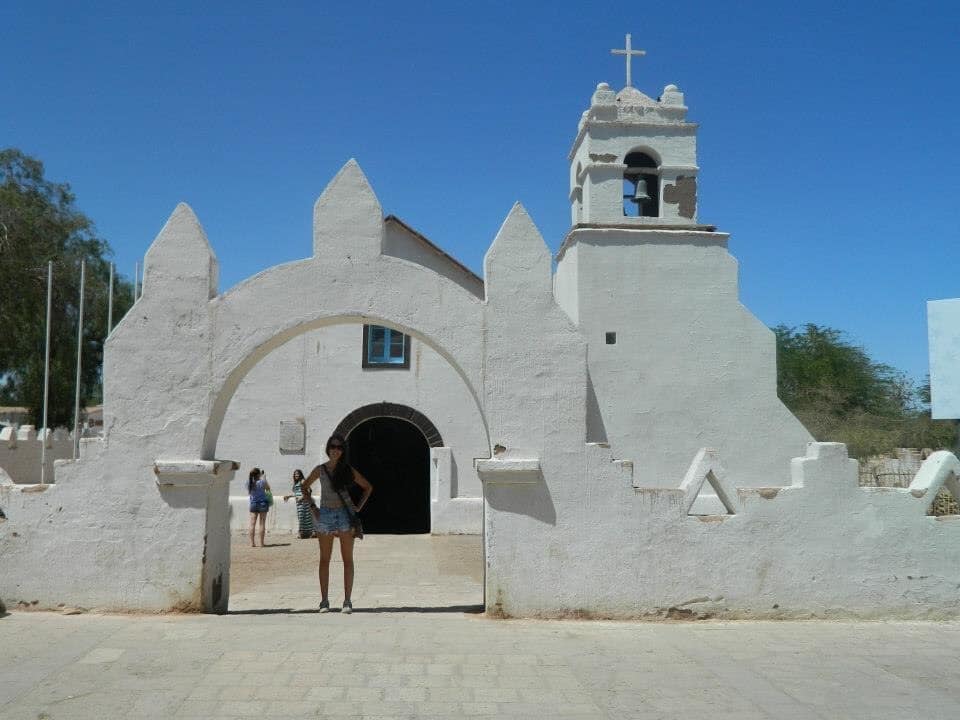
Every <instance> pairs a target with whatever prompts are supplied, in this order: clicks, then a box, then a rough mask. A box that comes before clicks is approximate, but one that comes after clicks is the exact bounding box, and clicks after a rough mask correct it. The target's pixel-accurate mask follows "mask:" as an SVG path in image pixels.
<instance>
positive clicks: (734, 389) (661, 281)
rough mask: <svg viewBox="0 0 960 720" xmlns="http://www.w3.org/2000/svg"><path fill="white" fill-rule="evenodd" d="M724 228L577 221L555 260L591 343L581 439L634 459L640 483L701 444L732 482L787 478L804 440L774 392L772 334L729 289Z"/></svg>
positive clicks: (663, 478)
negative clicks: (593, 225)
mask: <svg viewBox="0 0 960 720" xmlns="http://www.w3.org/2000/svg"><path fill="white" fill-rule="evenodd" d="M727 237H728V236H727V235H726V234H724V233H707V232H695V231H679V230H677V231H656V230H636V231H634V230H619V229H615V228H611V229H605V230H597V229H590V230H585V229H578V230H574V231H572V232H571V234H570V236H569V237H568V239H567V242H568V243H569V247H568V249H567V250H566V253H565V254H564V255H563V256H562V258H561V260H560V262H559V266H558V270H557V277H558V279H559V278H561V277H566V276H568V275H570V274H571V273H576V274H577V281H578V282H574V281H573V280H572V279H570V280H568V281H566V282H565V283H564V284H563V285H562V286H561V284H560V283H559V282H558V283H557V288H558V292H557V299H558V302H560V304H561V305H562V306H564V307H568V306H570V304H571V303H572V302H576V303H577V305H578V311H577V313H578V317H579V319H580V330H581V332H582V333H583V335H584V338H585V339H586V340H587V342H588V344H589V351H588V353H589V372H590V380H591V382H592V388H593V392H594V393H595V395H596V398H597V403H598V406H597V409H596V410H594V411H591V410H590V408H589V407H588V428H587V433H588V440H590V441H593V442H609V443H610V445H611V448H612V451H613V453H614V455H615V456H616V457H617V458H621V459H625V460H632V461H634V462H635V472H636V480H637V482H638V483H639V484H640V485H643V486H645V487H676V485H677V484H678V483H679V481H680V479H681V478H682V477H683V476H684V473H685V472H686V471H687V468H688V466H689V464H690V459H691V458H692V457H693V456H694V455H695V454H696V452H697V451H698V450H699V449H700V448H701V447H712V448H716V449H717V450H718V451H719V453H720V456H721V457H722V458H724V463H725V465H726V467H727V471H728V472H729V473H730V476H731V478H733V480H734V481H735V482H736V483H737V484H739V485H745V486H746V485H767V484H774V483H775V480H774V478H782V479H783V482H786V477H787V471H788V468H789V466H790V461H791V459H792V458H794V457H798V456H800V455H802V454H803V452H804V448H805V447H806V444H807V442H809V441H810V440H812V439H813V438H812V437H811V436H810V434H809V433H808V432H807V431H806V429H805V428H804V427H803V426H802V425H801V424H800V422H799V421H798V420H797V419H796V418H795V417H794V416H793V415H792V414H791V413H790V412H789V411H788V410H787V408H786V407H785V406H784V405H783V403H781V402H780V400H779V399H778V397H777V386H776V344H775V339H774V336H773V333H772V332H771V331H770V330H769V328H767V327H765V326H764V325H763V324H762V323H761V322H760V321H759V320H757V318H756V317H754V316H753V315H752V314H751V313H750V312H749V311H748V310H747V309H746V308H745V307H744V306H743V305H742V304H741V303H740V301H739V299H738V287H737V283H738V280H737V263H736V260H735V259H734V258H733V256H732V255H730V253H729V252H728V251H727V248H726V243H727ZM574 249H575V250H576V253H575V254H574V255H571V257H570V259H571V260H573V261H574V262H575V266H574V267H573V268H568V267H567V262H568V258H567V256H568V255H570V254H571V250H574ZM573 288H575V290H574V289H573ZM606 332H616V334H617V339H616V344H615V345H607V344H606V343H605V333H606ZM598 420H599V424H598V422H597V421H598Z"/></svg>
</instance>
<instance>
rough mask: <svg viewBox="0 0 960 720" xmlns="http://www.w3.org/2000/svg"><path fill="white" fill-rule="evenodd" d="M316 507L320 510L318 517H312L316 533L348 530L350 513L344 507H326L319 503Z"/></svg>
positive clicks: (326, 533)
mask: <svg viewBox="0 0 960 720" xmlns="http://www.w3.org/2000/svg"><path fill="white" fill-rule="evenodd" d="M317 509H318V510H319V511H320V518H319V519H316V518H314V527H315V528H316V530H317V532H318V533H321V534H323V535H332V534H333V533H338V532H348V531H349V530H350V513H348V512H347V509H346V508H343V507H338V508H328V507H324V506H323V505H321V506H320V507H319V508H317Z"/></svg>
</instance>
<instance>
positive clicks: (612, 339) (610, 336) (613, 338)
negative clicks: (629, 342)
mask: <svg viewBox="0 0 960 720" xmlns="http://www.w3.org/2000/svg"><path fill="white" fill-rule="evenodd" d="M616 344H617V334H616V333H615V332H608V333H607V345H616Z"/></svg>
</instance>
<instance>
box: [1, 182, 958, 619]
mask: <svg viewBox="0 0 960 720" xmlns="http://www.w3.org/2000/svg"><path fill="white" fill-rule="evenodd" d="M314 218H315V226H314V228H315V229H314V256H313V257H311V258H309V259H307V260H303V261H299V262H295V263H289V264H287V265H283V266H279V267H276V268H272V269H271V270H268V271H266V272H264V273H261V274H260V275H258V276H256V277H254V278H251V279H250V280H248V281H246V282H245V283H242V284H241V285H240V286H238V287H236V288H234V289H232V290H231V291H230V292H228V293H225V294H223V295H218V294H217V290H216V287H217V283H216V276H217V271H216V260H215V258H214V257H213V254H212V251H211V249H210V247H209V245H208V243H207V240H206V237H205V235H204V234H203V231H202V229H201V228H200V225H199V223H198V222H197V220H196V218H195V217H194V215H193V213H192V212H191V211H190V209H189V208H187V207H186V206H180V207H178V208H177V210H176V211H175V212H174V214H173V216H172V217H171V218H170V220H169V222H168V223H167V225H166V226H165V227H164V229H163V231H162V232H161V234H160V235H159V236H158V238H157V240H156V241H155V242H154V243H153V245H152V246H151V248H150V251H149V252H148V253H147V258H146V273H145V282H144V293H143V297H141V298H140V299H139V300H138V302H137V303H136V304H135V305H134V307H133V308H132V309H131V311H130V312H129V313H128V314H127V316H126V317H125V318H124V320H123V321H122V323H121V324H120V326H119V327H118V328H116V329H115V330H114V333H113V334H112V335H111V337H110V339H109V340H108V342H107V350H106V360H105V372H104V396H105V402H104V436H103V438H98V439H89V440H83V441H82V442H81V452H80V460H79V461H78V462H64V461H60V462H59V463H58V464H57V467H56V470H57V477H56V484H55V485H48V486H44V489H43V491H40V492H28V490H27V488H25V487H23V486H16V485H2V486H0V505H2V506H3V508H4V510H5V512H6V514H7V517H8V519H7V521H6V522H0V568H2V570H3V572H2V573H0V598H2V599H4V600H6V601H11V602H15V601H18V600H26V601H28V602H30V601H32V600H36V601H37V604H38V605H39V606H41V607H55V606H56V604H57V603H61V602H63V603H69V604H72V605H82V606H85V607H105V608H114V609H121V608H122V609H139V610H159V609H170V608H178V607H179V608H191V609H205V610H208V611H221V612H222V611H223V610H225V609H226V607H227V599H228V593H229V558H230V545H229V525H228V522H227V508H228V494H229V493H228V487H229V483H230V481H231V479H232V477H233V469H234V468H233V463H230V462H225V461H215V460H214V459H213V456H214V452H215V450H216V448H217V438H218V437H219V435H220V432H221V430H222V420H223V418H224V416H225V414H226V411H227V409H228V407H229V401H230V399H231V397H232V395H233V393H234V392H235V391H236V390H237V389H238V388H239V386H240V385H241V384H242V381H243V379H244V377H245V376H246V374H247V373H249V372H250V371H253V370H254V369H255V368H256V366H257V364H258V363H259V362H260V361H261V360H263V359H264V358H266V357H267V356H269V354H270V353H271V352H272V351H274V350H276V349H277V348H279V347H281V346H282V345H283V344H285V343H286V342H287V341H289V340H291V339H293V338H295V337H297V336H298V335H300V334H303V333H307V332H312V331H314V330H317V329H319V328H321V327H325V326H332V325H338V324H343V323H354V324H359V323H363V322H375V323H378V324H389V325H391V326H392V327H394V328H396V329H401V330H403V331H404V332H408V333H409V334H411V335H412V336H414V337H417V338H420V339H422V340H424V341H428V340H429V341H431V343H432V344H433V346H434V347H436V348H438V351H439V352H441V353H443V354H444V357H448V358H449V359H450V362H451V365H452V366H454V367H456V368H458V373H459V375H460V377H461V378H463V381H464V383H465V384H466V385H467V387H469V388H471V389H472V393H471V397H472V399H473V401H474V403H475V405H476V406H477V407H479V408H480V409H481V410H480V412H482V414H483V417H484V420H485V423H486V428H487V430H488V437H489V447H490V449H491V451H492V452H491V456H490V457H489V458H487V459H485V460H480V461H478V463H477V467H476V469H477V472H478V473H479V474H480V478H481V480H482V481H483V483H484V535H485V536H484V548H485V554H484V555H485V557H484V559H485V597H486V603H487V607H488V609H491V610H494V611H499V612H502V613H504V614H508V615H563V614H567V613H580V612H582V613H587V614H595V615H603V616H618V617H620V616H631V617H632V616H637V615H643V614H646V613H662V612H669V610H670V608H675V609H676V610H675V612H680V613H682V612H690V613H696V612H703V613H710V614H716V615H725V616H751V617H758V616H768V615H776V616H798V615H810V614H813V615H821V616H841V615H854V616H864V617H880V616H906V617H931V616H934V617H941V616H953V617H955V616H957V615H958V614H960V607H958V592H957V588H958V587H960V521H958V520H960V517H948V518H939V519H938V518H931V517H927V516H926V515H925V510H926V507H927V506H928V505H929V504H930V502H931V501H932V499H933V497H934V494H935V491H936V489H937V487H939V484H946V485H947V486H948V488H949V489H950V491H951V492H952V493H953V494H954V495H955V496H957V495H960V483H958V481H957V477H958V475H960V462H958V461H957V459H956V458H955V457H954V456H953V455H951V454H950V453H937V454H935V455H934V456H932V457H931V458H930V459H929V460H928V461H927V463H925V464H924V467H923V468H922V469H921V472H920V473H919V474H918V477H917V479H916V480H915V481H914V484H913V485H912V486H911V488H910V489H896V488H859V487H858V486H857V478H856V467H855V464H854V463H851V462H850V461H849V460H848V459H847V457H846V452H845V449H844V448H843V446H840V445H833V444H817V443H815V444H811V445H810V446H809V447H808V449H807V455H806V456H805V457H803V458H800V459H797V460H794V461H793V462H792V464H791V468H790V472H791V475H790V476H789V478H787V479H785V478H784V477H783V476H782V475H779V474H777V475H775V476H771V477H770V480H769V483H770V485H773V486H776V485H784V484H789V485H790V486H789V487H766V488H744V489H738V488H737V487H736V484H737V478H736V477H729V478H728V477H727V475H726V473H725V472H724V470H723V467H722V465H721V461H722V460H723V458H722V456H721V457H719V458H718V457H717V455H716V454H715V453H712V452H705V451H700V452H698V453H696V454H695V455H694V456H693V457H692V458H691V463H690V465H689V469H688V471H687V474H686V476H685V477H684V479H683V481H682V483H681V484H680V485H679V487H676V488H663V487H661V488H649V487H643V486H642V485H641V483H639V482H637V481H636V480H635V477H639V478H642V477H644V476H645V475H646V473H644V472H643V471H642V468H640V472H638V473H636V476H635V474H634V463H632V462H630V461H626V460H623V459H617V458H618V455H617V454H616V449H615V448H606V447H602V446H598V445H593V444H588V443H587V442H586V422H585V418H586V406H587V384H586V378H587V352H586V350H587V347H586V343H585V341H584V339H583V338H582V337H581V335H580V333H579V331H578V330H577V328H576V327H574V326H573V324H572V323H571V321H570V319H569V317H568V316H567V315H566V313H564V311H563V310H561V309H560V307H559V306H558V305H557V303H556V301H555V300H554V296H553V290H552V281H551V257H550V253H549V251H548V249H547V247H546V245H545V244H544V242H543V239H542V238H541V237H540V234H539V233H538V231H537V229H536V228H535V227H534V225H533V223H532V221H531V220H530V218H529V217H528V216H527V214H526V212H525V211H524V210H523V209H522V208H521V207H515V208H514V209H513V211H512V212H511V213H510V215H509V217H508V218H507V220H506V221H505V222H504V224H503V226H502V227H501V229H500V232H499V233H498V235H497V237H496V239H495V240H494V242H493V244H492V246H491V247H490V249H489V251H488V252H487V255H486V257H485V260H484V277H485V297H484V299H483V300H480V299H478V298H477V297H475V296H474V295H472V294H470V293H468V292H466V291H465V290H464V289H463V288H462V287H460V286H459V285H457V284H456V283H453V282H451V281H450V280H449V279H447V278H444V277H442V276H439V275H437V274H436V273H435V272H432V271H429V270H427V269H425V268H423V267H422V266H417V265H415V264H414V263H411V262H409V261H406V260H402V259H398V258H395V257H386V256H384V255H383V254H382V239H383V216H382V211H381V210H380V206H379V203H378V202H377V200H376V198H375V196H374V195H373V192H372V189H371V188H370V187H369V184H368V183H367V181H366V178H365V177H363V174H362V173H361V172H360V170H359V168H358V167H357V166H356V164H355V163H350V164H348V165H347V166H346V167H345V168H344V169H343V170H342V171H341V172H340V173H339V174H338V175H337V177H336V178H335V179H334V181H333V182H332V183H331V184H330V185H329V186H328V188H327V190H326V191H325V192H324V194H323V196H322V197H321V198H320V200H319V201H318V202H317V205H316V207H315V213H314ZM305 289H306V292H304V290H305ZM582 310H583V308H582V307H581V313H580V314H581V316H582ZM696 327H699V326H694V328H696ZM531 348H536V349H537V351H538V352H531V350H530V349H531ZM737 399H738V398H737V396H736V395H735V394H734V395H731V397H730V400H731V402H736V401H737ZM695 400H696V398H695V397H694V398H692V401H695ZM760 452H762V449H761V450H760ZM434 456H435V457H437V459H438V460H439V459H440V457H439V456H438V455H437V454H436V453H435V455H434ZM636 462H637V463H638V464H639V463H643V462H644V459H643V458H639V459H637V461H636ZM460 470H461V476H462V475H463V470H464V469H463V468H461V469H460ZM704 482H709V483H710V484H711V486H712V488H713V489H714V491H715V494H716V497H717V498H719V500H720V501H722V503H723V504H724V506H725V507H726V509H727V511H728V512H727V513H726V514H718V515H712V516H691V515H689V514H688V512H689V509H690V508H691V506H692V505H693V502H694V500H695V498H696V497H697V495H698V493H699V491H700V490H701V489H702V485H703V483H704Z"/></svg>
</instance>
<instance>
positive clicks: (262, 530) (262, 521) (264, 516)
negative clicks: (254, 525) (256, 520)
mask: <svg viewBox="0 0 960 720" xmlns="http://www.w3.org/2000/svg"><path fill="white" fill-rule="evenodd" d="M258 515H260V547H264V545H263V536H264V534H265V533H266V532H267V514H266V513H265V512H262V513H258Z"/></svg>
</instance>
